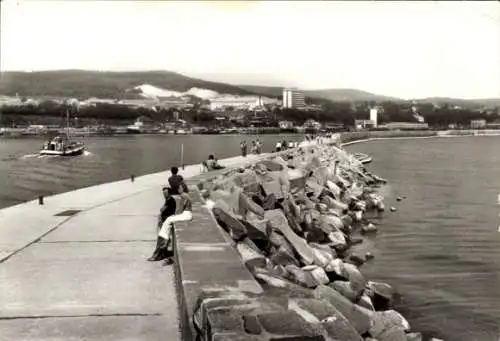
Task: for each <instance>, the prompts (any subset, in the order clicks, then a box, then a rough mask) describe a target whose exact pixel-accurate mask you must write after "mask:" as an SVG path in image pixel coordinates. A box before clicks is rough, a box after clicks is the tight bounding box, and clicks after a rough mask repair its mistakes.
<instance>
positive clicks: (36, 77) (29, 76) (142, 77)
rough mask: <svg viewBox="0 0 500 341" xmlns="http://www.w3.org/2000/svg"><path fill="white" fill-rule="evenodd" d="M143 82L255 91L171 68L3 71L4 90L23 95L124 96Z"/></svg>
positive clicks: (1, 91) (1, 88) (170, 86)
mask: <svg viewBox="0 0 500 341" xmlns="http://www.w3.org/2000/svg"><path fill="white" fill-rule="evenodd" d="M142 84H151V85H154V86H156V87H159V88H162V89H168V90H171V91H177V92H187V91H189V90H190V89H191V88H198V89H209V90H213V91H216V92H218V93H227V94H234V95H250V94H252V93H251V92H250V91H248V90H245V89H241V88H239V87H237V86H234V85H230V84H225V83H217V82H210V81H205V80H202V79H197V78H191V77H187V76H184V75H181V74H179V73H176V72H171V71H137V72H108V71H107V72H102V71H84V70H58V71H37V72H1V73H0V94H2V95H11V96H12V95H15V94H16V93H18V94H19V95H22V96H62V97H76V98H88V97H100V98H121V97H124V96H125V93H126V92H127V90H129V89H133V88H134V87H136V86H139V85H142Z"/></svg>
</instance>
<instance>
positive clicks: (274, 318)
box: [257, 310, 324, 341]
mask: <svg viewBox="0 0 500 341" xmlns="http://www.w3.org/2000/svg"><path fill="white" fill-rule="evenodd" d="M257 317H258V319H259V322H260V325H261V326H262V328H263V329H264V330H265V331H266V332H267V333H269V334H272V335H273V337H272V339H273V340H291V338H290V337H296V338H297V339H296V340H299V338H300V340H304V341H306V340H318V341H319V340H324V337H323V330H322V328H318V326H317V325H315V324H312V323H309V322H308V321H306V320H305V319H304V318H303V317H302V316H300V315H299V314H298V313H297V312H296V311H293V310H285V311H280V312H274V313H267V314H259V315H258V316H257Z"/></svg>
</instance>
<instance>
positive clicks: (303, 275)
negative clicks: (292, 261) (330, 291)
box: [285, 265, 317, 288]
mask: <svg viewBox="0 0 500 341" xmlns="http://www.w3.org/2000/svg"><path fill="white" fill-rule="evenodd" d="M285 269H286V270H287V271H288V272H289V273H290V274H291V276H292V278H293V281H294V282H295V283H297V284H299V285H302V286H304V287H306V288H315V287H316V286H317V284H316V282H315V280H314V278H313V277H312V275H311V274H310V273H309V272H306V271H304V270H303V269H301V268H299V267H297V266H295V265H287V266H285Z"/></svg>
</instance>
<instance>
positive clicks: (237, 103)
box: [210, 95, 278, 110]
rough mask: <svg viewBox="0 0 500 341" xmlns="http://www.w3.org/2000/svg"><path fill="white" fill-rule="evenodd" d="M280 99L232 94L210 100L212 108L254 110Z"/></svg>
mask: <svg viewBox="0 0 500 341" xmlns="http://www.w3.org/2000/svg"><path fill="white" fill-rule="evenodd" d="M277 101H278V100H277V99H273V98H267V97H262V96H231V95H225V96H220V97H217V98H214V99H211V100H210V109H211V110H222V109H225V108H234V109H247V110H253V109H254V108H257V107H264V106H265V105H269V104H273V103H276V102H277Z"/></svg>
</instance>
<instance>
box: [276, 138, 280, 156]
mask: <svg viewBox="0 0 500 341" xmlns="http://www.w3.org/2000/svg"><path fill="white" fill-rule="evenodd" d="M276 152H277V153H279V152H281V142H280V141H278V142H276Z"/></svg>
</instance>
